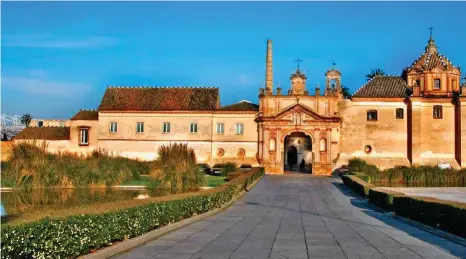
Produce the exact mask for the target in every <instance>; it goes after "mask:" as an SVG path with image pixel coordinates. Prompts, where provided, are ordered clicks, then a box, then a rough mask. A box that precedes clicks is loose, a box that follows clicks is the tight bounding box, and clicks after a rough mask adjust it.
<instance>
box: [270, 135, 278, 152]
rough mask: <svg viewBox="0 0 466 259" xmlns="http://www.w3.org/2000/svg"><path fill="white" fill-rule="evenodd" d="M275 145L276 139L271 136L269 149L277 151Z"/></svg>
mask: <svg viewBox="0 0 466 259" xmlns="http://www.w3.org/2000/svg"><path fill="white" fill-rule="evenodd" d="M275 146H276V140H275V139H274V138H271V139H270V141H269V150H270V151H275Z"/></svg>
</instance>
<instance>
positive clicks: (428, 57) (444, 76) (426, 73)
mask: <svg viewBox="0 0 466 259" xmlns="http://www.w3.org/2000/svg"><path fill="white" fill-rule="evenodd" d="M405 74H406V81H407V83H408V87H409V88H410V89H411V90H412V92H413V96H415V97H420V96H424V97H452V96H453V93H454V92H459V91H460V77H461V71H460V69H459V68H458V67H455V66H454V65H453V64H452V63H451V61H450V60H449V59H448V58H447V57H445V56H444V55H442V54H440V53H439V52H438V49H437V45H436V44H435V41H434V39H433V37H432V27H431V28H430V37H429V40H428V42H427V46H426V48H425V52H424V53H423V54H422V55H421V56H420V57H419V58H417V59H416V60H415V61H414V62H413V64H412V65H411V66H410V67H409V68H407V70H406V73H405Z"/></svg>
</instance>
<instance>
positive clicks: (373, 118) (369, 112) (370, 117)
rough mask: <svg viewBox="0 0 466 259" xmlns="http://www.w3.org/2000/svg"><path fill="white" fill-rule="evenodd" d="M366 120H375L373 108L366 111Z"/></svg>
mask: <svg viewBox="0 0 466 259" xmlns="http://www.w3.org/2000/svg"><path fill="white" fill-rule="evenodd" d="M367 120H368V121H377V111H374V110H371V111H367Z"/></svg>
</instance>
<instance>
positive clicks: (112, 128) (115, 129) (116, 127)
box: [110, 122, 118, 133]
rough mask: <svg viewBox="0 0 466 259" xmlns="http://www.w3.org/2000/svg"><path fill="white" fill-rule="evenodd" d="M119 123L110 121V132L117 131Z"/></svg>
mask: <svg viewBox="0 0 466 259" xmlns="http://www.w3.org/2000/svg"><path fill="white" fill-rule="evenodd" d="M117 131H118V125H117V123H116V122H110V133H117Z"/></svg>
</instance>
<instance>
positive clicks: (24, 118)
mask: <svg viewBox="0 0 466 259" xmlns="http://www.w3.org/2000/svg"><path fill="white" fill-rule="evenodd" d="M31 120H32V116H31V114H29V113H26V114H24V115H23V116H22V117H21V123H22V124H24V125H26V127H29V124H30V123H31Z"/></svg>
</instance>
